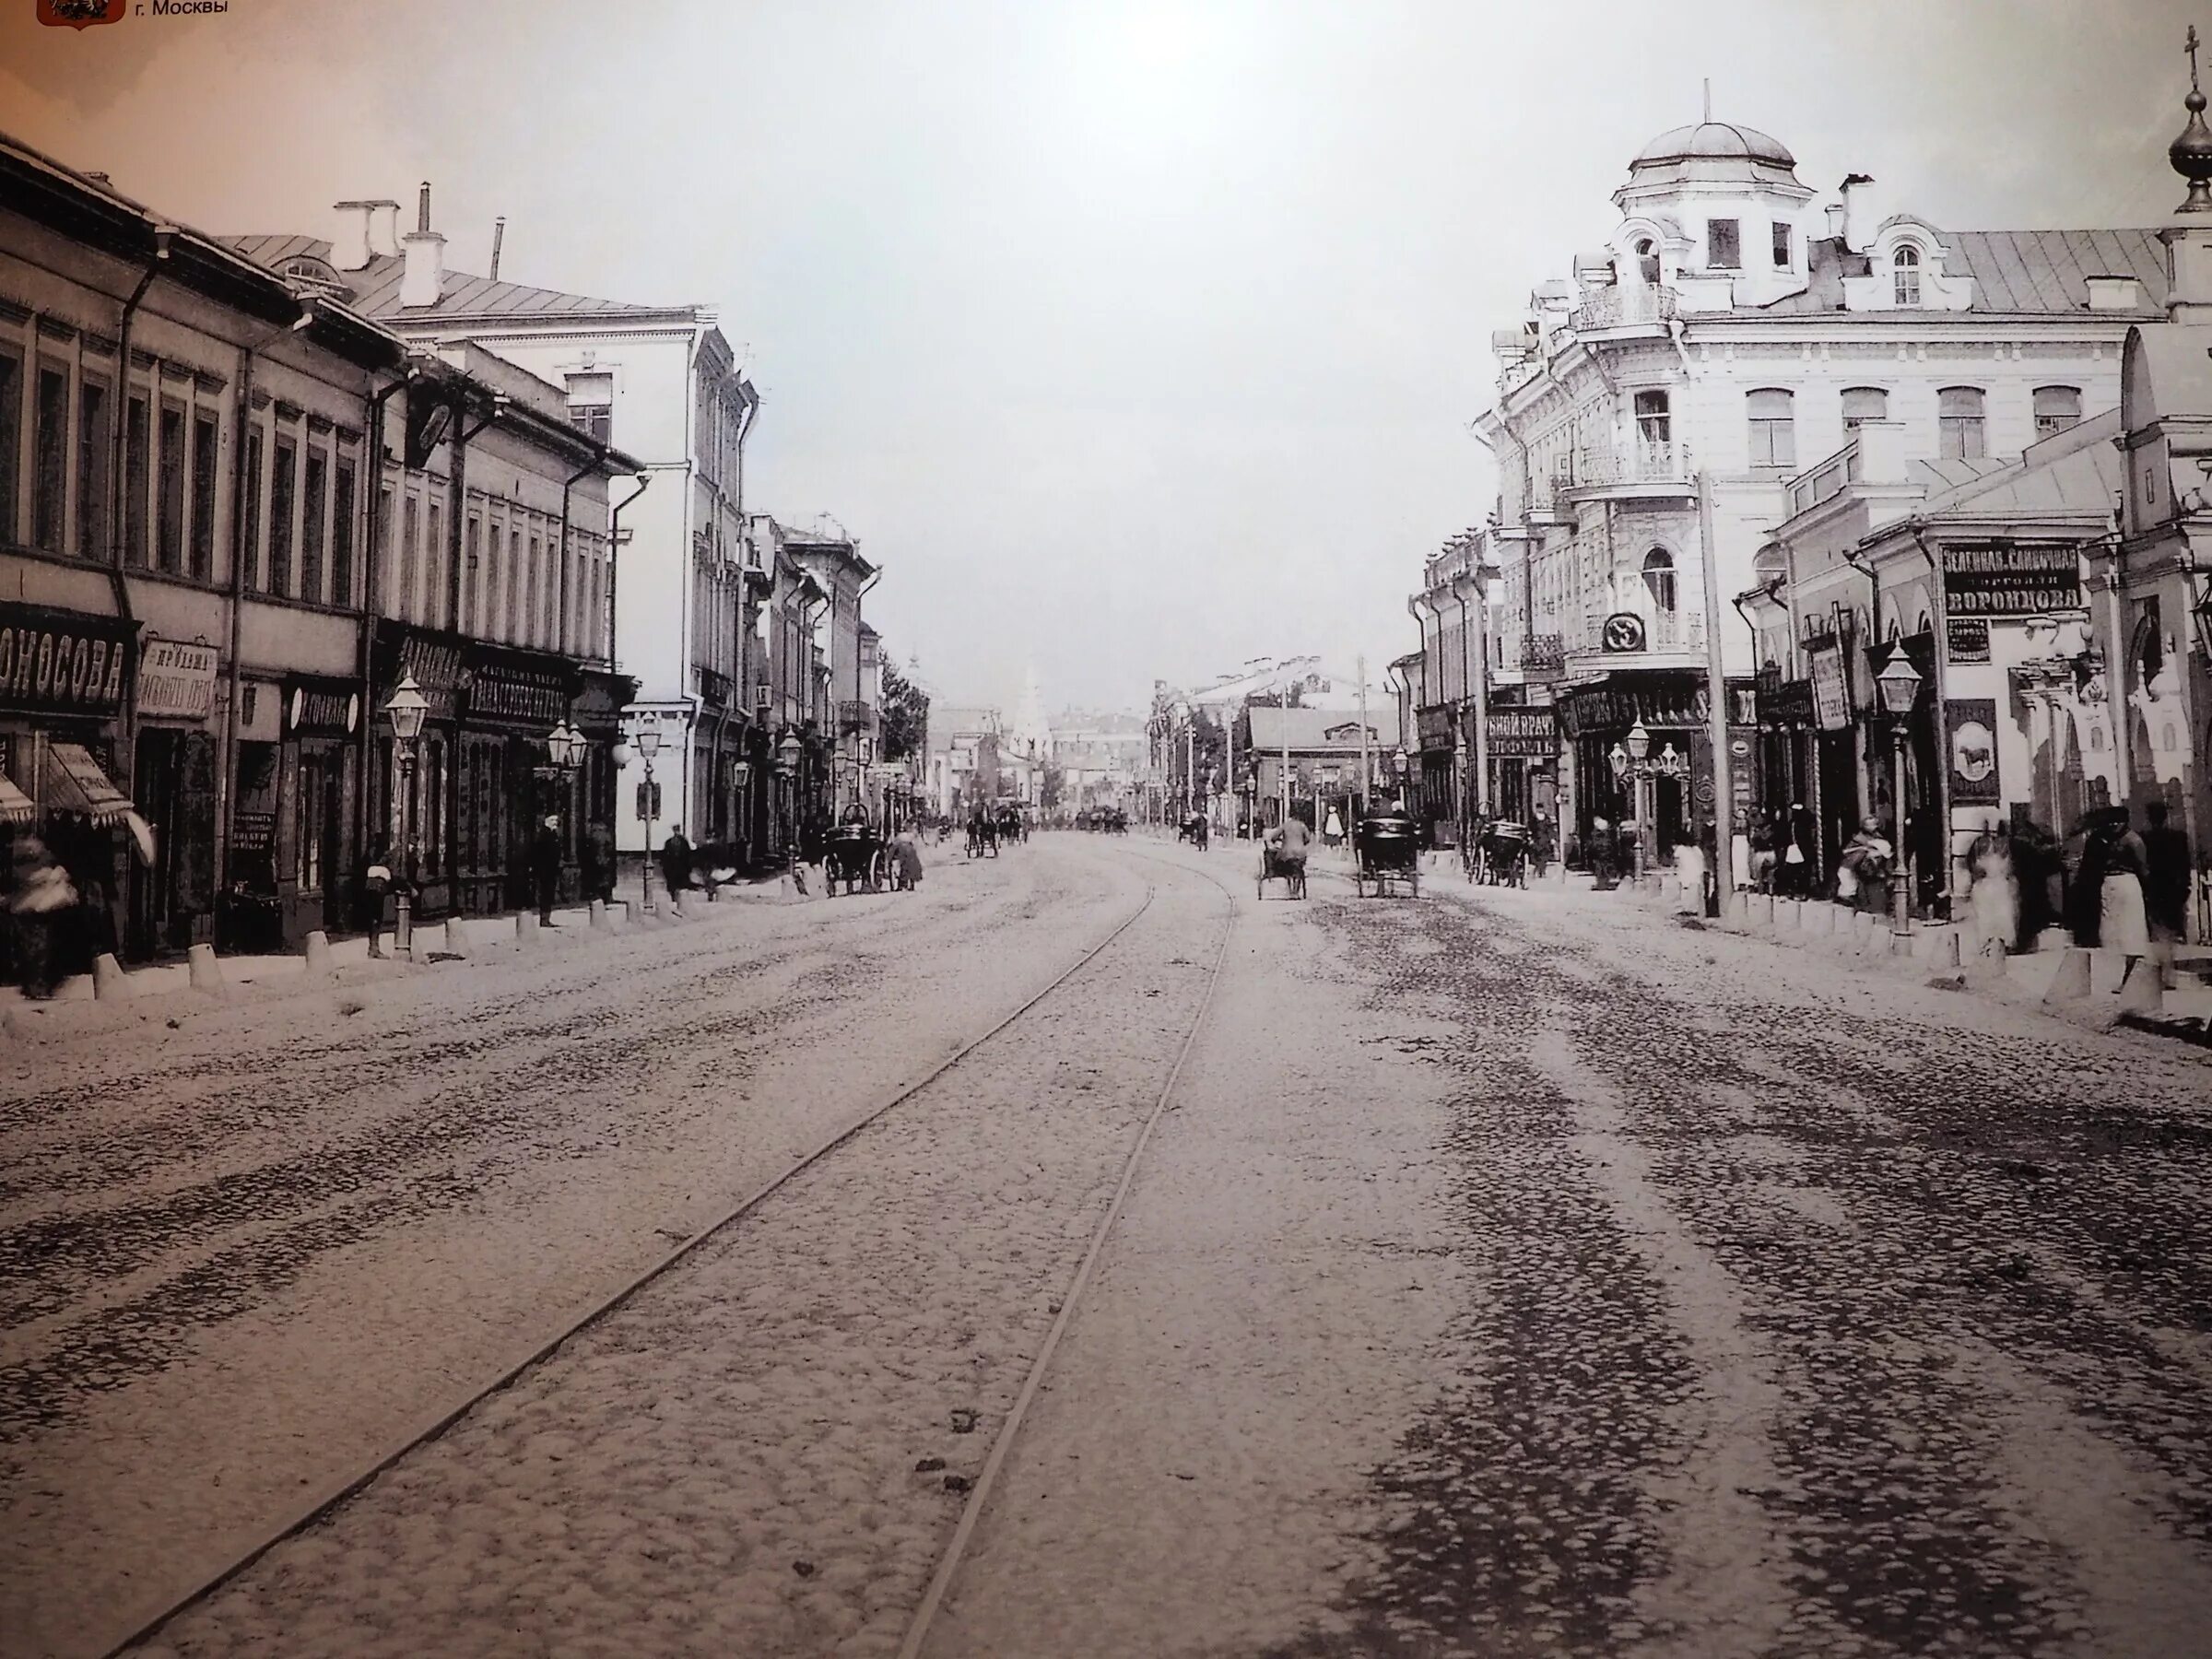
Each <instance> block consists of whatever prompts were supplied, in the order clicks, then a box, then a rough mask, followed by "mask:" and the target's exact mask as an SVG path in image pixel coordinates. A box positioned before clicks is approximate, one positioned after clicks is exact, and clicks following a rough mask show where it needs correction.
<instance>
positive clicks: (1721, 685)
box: [1690, 467, 1735, 910]
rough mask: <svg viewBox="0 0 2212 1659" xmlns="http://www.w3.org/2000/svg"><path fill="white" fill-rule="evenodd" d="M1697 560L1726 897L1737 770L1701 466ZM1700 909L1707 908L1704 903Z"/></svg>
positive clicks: (1716, 838) (1715, 834) (1715, 815)
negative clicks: (1702, 589) (1701, 581)
mask: <svg viewBox="0 0 2212 1659" xmlns="http://www.w3.org/2000/svg"><path fill="white" fill-rule="evenodd" d="M1698 557H1699V559H1700V561H1701V563H1702V565H1703V567H1704V574H1705V686H1706V701H1707V703H1708V705H1709V709H1708V718H1709V719H1710V720H1711V722H1712V857H1713V872H1712V884H1713V885H1712V890H1713V892H1714V893H1715V894H1724V893H1728V892H1731V891H1733V890H1734V889H1735V759H1734V757H1733V756H1731V755H1730V754H1729V752H1728V674H1727V670H1726V668H1725V666H1724V664H1723V662H1722V652H1721V577H1720V571H1719V570H1718V568H1717V566H1716V562H1715V559H1714V554H1713V547H1712V477H1711V476H1710V475H1709V474H1708V473H1706V472H1705V470H1704V469H1703V468H1702V467H1700V469H1699V471H1698ZM1690 798H1691V800H1692V801H1693V802H1694V801H1695V800H1696V798H1697V795H1696V791H1695V787H1694V785H1693V787H1692V791H1691V795H1690ZM1692 832H1693V833H1695V830H1694V829H1693V831H1692ZM1699 908H1700V910H1702V909H1703V908H1704V907H1703V905H1702V904H1701V903H1700V906H1699Z"/></svg>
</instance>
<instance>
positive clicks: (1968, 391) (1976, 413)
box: [1935, 386, 1989, 461]
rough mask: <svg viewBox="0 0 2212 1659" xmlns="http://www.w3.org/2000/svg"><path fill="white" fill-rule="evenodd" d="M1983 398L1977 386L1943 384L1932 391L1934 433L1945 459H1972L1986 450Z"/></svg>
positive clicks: (1981, 455) (1980, 456)
mask: <svg viewBox="0 0 2212 1659" xmlns="http://www.w3.org/2000/svg"><path fill="white" fill-rule="evenodd" d="M1982 411H1983V396H1982V389H1981V388H1980V387H1979V386H1946V387H1944V388H1943V390H1941V391H1940V392H1938V393H1936V394H1935V426H1936V435H1937V439H1938V447H1939V448H1940V449H1941V451H1942V453H1943V456H1944V458H1945V459H1946V460H1950V461H1976V460H1980V459H1981V458H1982V457H1983V455H1985V454H1987V453H1989V451H1988V447H1987V443H1986V439H1985V434H1984V432H1983V420H1982Z"/></svg>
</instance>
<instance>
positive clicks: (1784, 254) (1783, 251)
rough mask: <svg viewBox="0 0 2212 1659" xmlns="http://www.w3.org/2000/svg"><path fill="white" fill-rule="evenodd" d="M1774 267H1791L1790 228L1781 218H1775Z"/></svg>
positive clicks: (1784, 268)
mask: <svg viewBox="0 0 2212 1659" xmlns="http://www.w3.org/2000/svg"><path fill="white" fill-rule="evenodd" d="M1774 268H1775V269H1776V270H1778V271H1786V270H1788V269H1789V268H1790V228H1789V226H1787V225H1785V224H1783V221H1782V220H1780V219H1776V220H1774Z"/></svg>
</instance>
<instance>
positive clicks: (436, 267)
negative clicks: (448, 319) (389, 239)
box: [399, 230, 445, 310]
mask: <svg viewBox="0 0 2212 1659" xmlns="http://www.w3.org/2000/svg"><path fill="white" fill-rule="evenodd" d="M400 241H402V242H403V243H404V244H405V245H406V255H407V268H406V270H405V271H403V272H401V273H400V278H399V302H400V304H401V305H403V306H406V307H407V308H409V309H410V310H411V309H414V308H416V307H418V306H426V305H435V304H437V303H438V300H439V297H440V296H441V294H443V293H444V291H445V238H444V237H442V236H441V235H439V234H438V232H437V231H435V230H410V231H408V232H407V234H406V236H404V237H402V238H401V239H400Z"/></svg>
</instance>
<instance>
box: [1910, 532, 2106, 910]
mask: <svg viewBox="0 0 2212 1659" xmlns="http://www.w3.org/2000/svg"><path fill="white" fill-rule="evenodd" d="M1906 528H1907V529H1909V530H1910V531H1911V532H1912V545H1913V546H1914V547H1918V548H1919V549H1920V556H1921V557H1922V558H1923V559H1926V560H1927V561H1928V602H1929V609H1930V611H1931V612H1932V613H1933V616H1932V619H1931V622H1930V629H1931V630H1932V631H1933V633H1934V635H1935V638H1933V639H1931V640H1930V641H1928V654H1929V658H1930V660H1931V661H1932V662H1933V664H1934V665H1935V683H1934V684H1933V685H1932V686H1930V687H1929V690H1930V692H1931V693H1932V694H1933V695H1934V697H1935V710H1934V711H1933V712H1934V716H1935V812H1936V818H1935V824H1936V829H1937V830H1938V832H1939V833H1938V835H1937V839H1936V842H1935V845H1936V848H1937V850H1938V852H1939V853H1940V855H1941V857H1942V859H1943V886H1942V887H1941V888H1938V889H1937V890H1936V894H1935V896H1936V898H1937V899H1939V900H1942V901H1943V904H1944V908H1945V909H1946V910H1949V909H1951V908H1952V907H1951V904H1950V899H1951V894H1952V891H1953V889H1954V888H1955V886H1956V876H1955V871H1954V869H1953V866H1954V865H1956V864H1957V862H1958V859H1957V855H1956V853H1954V852H1953V849H1952V842H1953V841H1954V840H1955V839H1956V838H1955V837H1954V836H1953V834H1952V831H1951V757H1950V743H1951V735H1950V733H1949V731H1948V730H1947V726H1948V724H1949V713H1950V707H1951V703H1950V693H1949V679H1950V677H1949V675H1948V674H1947V673H1946V672H1945V666H1946V665H1945V663H1944V659H1945V658H1946V657H1947V656H1948V655H1949V654H1950V644H1951V615H1950V606H1949V605H1948V603H1947V600H1946V598H1945V595H1944V591H1943V568H1942V566H1941V565H1940V564H1939V563H1937V561H1936V558H1935V552H1934V551H1933V550H1932V549H1931V548H1930V547H1928V543H1927V538H1926V536H1925V535H1924V534H1923V533H1924V531H1925V530H1926V528H1927V522H1926V521H1925V520H1924V519H1923V518H1921V517H1920V516H1919V515H1918V514H1915V515H1914V516H1913V517H1912V519H1910V520H1908V521H1907V524H1906ZM2122 724H2124V723H2123V722H2121V721H2117V720H2115V721H2114V722H2113V723H2112V726H2113V729H2114V731H2115V732H2117V731H2118V730H2119V728H2120V726H2121V725H2122ZM2115 747H2117V743H2115ZM2126 775H2127V774H2126V772H2125V771H2122V773H2121V778H2122V782H2123V786H2124V783H2125V779H2126Z"/></svg>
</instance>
